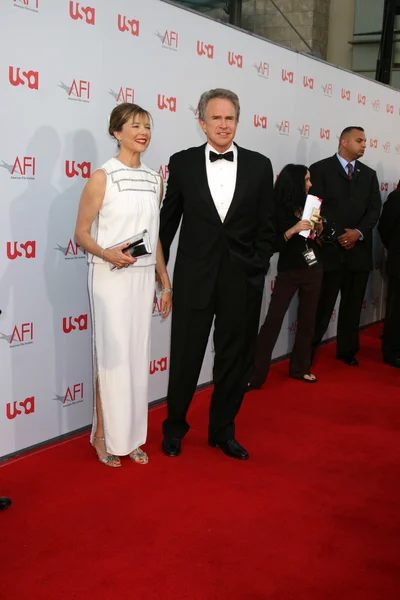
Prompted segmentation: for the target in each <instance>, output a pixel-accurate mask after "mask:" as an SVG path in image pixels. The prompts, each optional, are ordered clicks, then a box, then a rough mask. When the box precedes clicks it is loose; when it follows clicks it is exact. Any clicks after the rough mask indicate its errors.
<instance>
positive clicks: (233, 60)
mask: <svg viewBox="0 0 400 600" xmlns="http://www.w3.org/2000/svg"><path fill="white" fill-rule="evenodd" d="M228 63H229V64H230V65H231V67H233V66H235V65H236V66H237V68H238V69H241V68H242V67H243V56H242V55H241V54H235V53H234V52H228Z"/></svg>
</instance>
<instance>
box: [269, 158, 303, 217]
mask: <svg viewBox="0 0 400 600" xmlns="http://www.w3.org/2000/svg"><path fill="white" fill-rule="evenodd" d="M307 171H308V167H306V166H305V165H294V164H288V165H286V166H285V167H283V169H282V171H281V172H280V173H279V176H278V179H277V180H276V183H275V187H274V200H275V203H276V207H277V208H282V209H284V210H285V211H288V212H290V213H296V212H297V211H299V210H302V209H303V208H304V204H305V201H306V184H305V177H306V175H307Z"/></svg>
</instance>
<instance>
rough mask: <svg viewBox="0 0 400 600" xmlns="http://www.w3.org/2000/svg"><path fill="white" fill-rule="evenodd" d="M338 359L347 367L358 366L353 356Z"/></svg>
mask: <svg viewBox="0 0 400 600" xmlns="http://www.w3.org/2000/svg"><path fill="white" fill-rule="evenodd" d="M338 359H339V360H342V361H343V362H344V364H345V365H347V366H348V367H358V366H360V363H359V362H358V360H357V359H356V357H355V356H346V357H342V356H338Z"/></svg>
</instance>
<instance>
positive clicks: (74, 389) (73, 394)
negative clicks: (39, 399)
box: [53, 383, 84, 407]
mask: <svg viewBox="0 0 400 600" xmlns="http://www.w3.org/2000/svg"><path fill="white" fill-rule="evenodd" d="M83 398H84V389H83V383H74V385H69V386H68V387H67V391H66V392H65V394H64V395H63V396H59V395H58V394H55V398H53V400H57V401H59V402H61V403H62V405H63V407H64V406H71V404H78V403H79V402H83Z"/></svg>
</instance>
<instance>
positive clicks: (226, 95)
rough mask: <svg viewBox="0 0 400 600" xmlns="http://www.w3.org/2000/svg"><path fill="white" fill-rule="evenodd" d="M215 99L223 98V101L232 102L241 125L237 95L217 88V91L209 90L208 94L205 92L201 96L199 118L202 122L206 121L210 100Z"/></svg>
mask: <svg viewBox="0 0 400 600" xmlns="http://www.w3.org/2000/svg"><path fill="white" fill-rule="evenodd" d="M214 98H221V99H223V100H230V101H231V102H232V104H233V106H234V107H235V112H236V121H237V122H238V123H239V115H240V102H239V98H238V97H237V95H236V94H235V92H231V90H224V89H223V88H216V89H215V90H209V91H208V92H203V93H202V95H201V96H200V100H199V104H198V107H197V111H198V116H199V119H200V120H201V121H205V120H206V111H207V105H208V103H209V102H210V100H214Z"/></svg>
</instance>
